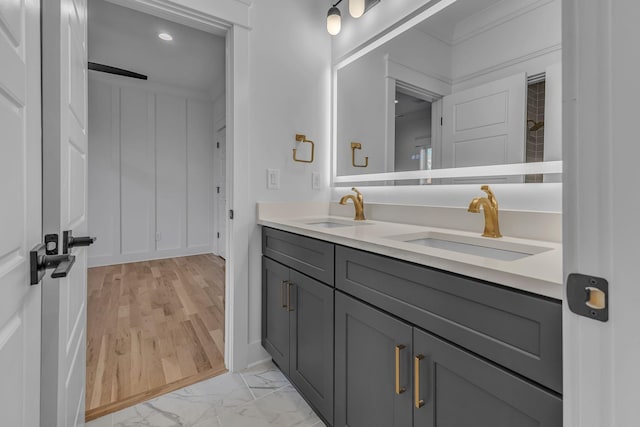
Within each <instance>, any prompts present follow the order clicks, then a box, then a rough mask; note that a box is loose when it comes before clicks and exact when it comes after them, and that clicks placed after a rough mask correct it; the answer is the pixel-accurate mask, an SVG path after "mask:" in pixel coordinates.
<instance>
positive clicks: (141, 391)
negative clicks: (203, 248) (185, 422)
mask: <svg viewBox="0 0 640 427" xmlns="http://www.w3.org/2000/svg"><path fill="white" fill-rule="evenodd" d="M224 269H225V264H224V260H223V259H221V258H219V257H217V256H214V255H210V254H209V255H196V256H189V257H182V258H170V259H163V260H156V261H146V262H137V263H131V264H122V265H112V266H106V267H96V268H91V269H89V273H88V274H89V277H88V306H87V395H86V396H87V397H86V417H87V420H91V419H94V418H97V417H100V416H102V415H105V414H107V413H110V412H114V411H117V410H120V409H122V408H125V407H128V406H131V405H134V404H136V403H139V402H141V401H145V400H147V399H150V398H152V397H155V396H158V395H160V394H164V393H168V392H169V391H173V390H176V389H178V388H181V387H184V386H187V385H189V384H193V383H195V382H198V381H201V380H203V379H205V378H210V377H212V376H215V375H217V374H219V373H221V372H224V371H225V368H224V357H223V354H224V350H223V348H224V347H223V346H224V342H223V336H224Z"/></svg>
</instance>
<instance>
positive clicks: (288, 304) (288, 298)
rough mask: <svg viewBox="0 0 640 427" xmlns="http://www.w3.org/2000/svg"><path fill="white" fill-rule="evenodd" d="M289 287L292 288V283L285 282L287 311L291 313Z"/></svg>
mask: <svg viewBox="0 0 640 427" xmlns="http://www.w3.org/2000/svg"><path fill="white" fill-rule="evenodd" d="M291 286H293V283H291V282H287V311H293V307H291Z"/></svg>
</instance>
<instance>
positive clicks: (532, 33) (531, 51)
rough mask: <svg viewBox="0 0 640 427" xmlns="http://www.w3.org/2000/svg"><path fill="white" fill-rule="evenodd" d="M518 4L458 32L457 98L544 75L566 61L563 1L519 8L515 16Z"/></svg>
mask: <svg viewBox="0 0 640 427" xmlns="http://www.w3.org/2000/svg"><path fill="white" fill-rule="evenodd" d="M517 3H518V2H514V3H510V2H502V3H499V4H498V5H497V6H496V7H493V8H489V9H488V10H485V11H482V12H480V13H479V14H477V15H474V16H473V17H472V19H469V20H466V21H463V22H462V23H460V24H459V25H457V26H456V33H457V34H456V41H455V43H454V45H453V49H452V59H451V79H452V81H453V89H454V92H455V91H458V90H463V89H466V88H469V87H474V86H478V85H480V84H484V83H488V82H491V81H494V80H498V79H501V78H505V77H508V76H511V75H514V74H518V73H521V72H526V73H527V74H528V75H534V74H538V73H542V72H545V70H546V68H547V67H548V66H549V65H551V64H555V63H557V62H560V61H561V60H562V58H561V40H562V37H561V25H560V20H561V16H562V14H561V0H552V1H539V0H538V1H533V0H531V1H526V2H519V3H522V4H519V6H520V8H519V9H515V10H514V9H513V6H514V4H517ZM523 6H524V7H523ZM469 21H471V22H469ZM486 22H490V23H491V24H489V25H487V24H486ZM488 47H490V48H488Z"/></svg>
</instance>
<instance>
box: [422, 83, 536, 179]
mask: <svg viewBox="0 0 640 427" xmlns="http://www.w3.org/2000/svg"><path fill="white" fill-rule="evenodd" d="M526 90H527V76H526V74H525V73H519V74H516V75H513V76H511V77H507V78H504V79H500V80H496V81H493V82H491V83H487V84H484V85H480V86H476V87H474V88H471V89H467V90H463V91H460V92H456V93H453V94H452V95H448V96H445V97H444V99H443V101H442V102H443V107H442V110H443V111H442V153H434V155H435V156H439V157H440V158H441V165H442V167H443V168H458V167H469V166H482V165H499V164H510V163H522V162H523V161H524V154H525V151H524V150H525V132H526V120H527V119H526V103H527V98H526ZM515 179H518V180H520V181H521V180H522V178H521V177H510V178H508V180H507V178H506V177H505V178H502V180H503V182H513V181H512V180H515ZM484 181H486V178H484ZM484 181H483V182H484ZM465 183H469V179H468V178H466V179H465Z"/></svg>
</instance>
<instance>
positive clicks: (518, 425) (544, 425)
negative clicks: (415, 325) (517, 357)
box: [412, 329, 562, 427]
mask: <svg viewBox="0 0 640 427" xmlns="http://www.w3.org/2000/svg"><path fill="white" fill-rule="evenodd" d="M413 345H414V359H413V361H412V362H413V364H414V365H417V368H418V369H415V368H416V366H414V389H413V394H414V402H413V405H414V406H413V411H414V425H415V426H416V427H480V426H482V427H484V426H486V427H534V426H535V427H560V426H562V400H561V398H560V397H558V395H556V394H552V393H551V392H548V391H545V390H544V389H542V388H540V387H538V386H536V385H534V384H533V383H530V382H528V381H526V380H524V379H522V378H521V377H518V376H516V375H514V374H511V373H509V372H508V371H505V370H503V369H501V368H499V367H497V366H495V365H493V364H491V363H489V362H486V361H484V360H483V359H480V358H479V357H477V356H474V355H473V354H471V353H468V352H466V351H464V350H462V349H460V348H458V347H455V346H453V345H451V344H448V343H446V342H444V341H442V340H440V339H438V338H436V337H434V336H433V335H431V334H428V333H426V332H423V331H421V330H418V329H414V336H413ZM416 356H418V357H419V359H418V360H416ZM421 356H424V358H421ZM416 398H417V400H418V401H419V400H423V401H424V405H423V406H421V405H420V404H416V403H417V402H416ZM418 406H421V407H418Z"/></svg>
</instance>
